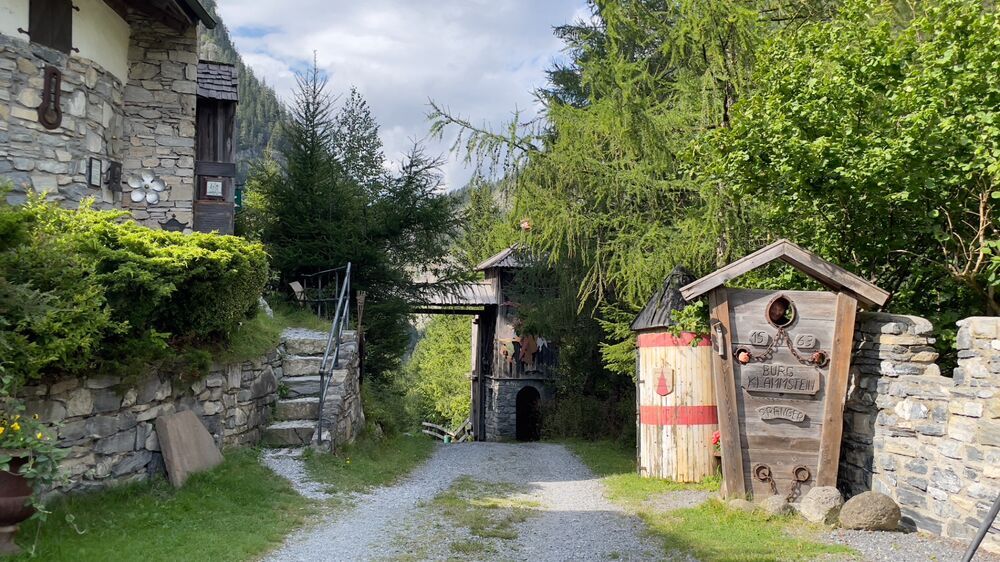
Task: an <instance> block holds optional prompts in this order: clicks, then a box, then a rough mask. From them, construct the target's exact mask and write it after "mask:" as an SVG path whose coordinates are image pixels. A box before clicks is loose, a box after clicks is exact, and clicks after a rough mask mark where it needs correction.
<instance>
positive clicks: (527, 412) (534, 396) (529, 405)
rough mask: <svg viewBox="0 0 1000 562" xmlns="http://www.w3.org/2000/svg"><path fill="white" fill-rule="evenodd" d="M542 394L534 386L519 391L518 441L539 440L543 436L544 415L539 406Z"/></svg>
mask: <svg viewBox="0 0 1000 562" xmlns="http://www.w3.org/2000/svg"><path fill="white" fill-rule="evenodd" d="M540 400H541V396H540V395H539V394H538V390H536V389H535V387H533V386H526V387H524V388H522V389H521V390H520V391H518V393H517V410H516V415H517V417H516V424H517V427H516V433H515V434H516V436H517V440H518V441H538V439H539V438H540V437H541V436H542V416H541V411H540V410H539V407H538V402H539V401H540Z"/></svg>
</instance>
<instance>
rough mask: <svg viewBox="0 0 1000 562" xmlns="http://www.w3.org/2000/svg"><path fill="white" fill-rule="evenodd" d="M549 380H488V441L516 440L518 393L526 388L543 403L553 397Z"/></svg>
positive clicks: (486, 435)
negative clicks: (531, 388) (532, 389)
mask: <svg viewBox="0 0 1000 562" xmlns="http://www.w3.org/2000/svg"><path fill="white" fill-rule="evenodd" d="M547 380H548V379H525V378H519V379H517V378H515V379H508V378H492V377H487V378H486V408H485V410H486V412H485V414H486V415H485V418H486V419H485V428H484V431H485V437H486V440H487V441H503V440H509V439H514V438H515V437H516V434H517V393H518V392H520V391H521V389H522V388H524V387H526V386H530V387H533V388H534V389H535V390H537V391H538V394H539V397H540V398H541V400H542V401H545V400H548V399H550V398H551V397H552V389H551V388H550V385H549V384H547Z"/></svg>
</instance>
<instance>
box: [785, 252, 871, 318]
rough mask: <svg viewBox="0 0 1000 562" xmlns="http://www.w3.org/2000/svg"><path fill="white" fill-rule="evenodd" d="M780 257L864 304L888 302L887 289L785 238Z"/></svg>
mask: <svg viewBox="0 0 1000 562" xmlns="http://www.w3.org/2000/svg"><path fill="white" fill-rule="evenodd" d="M781 259H782V260H783V261H784V262H785V263H787V264H789V265H791V266H792V267H795V268H796V269H798V270H800V271H802V272H803V273H805V274H807V275H809V276H810V277H813V278H815V279H817V280H818V281H820V282H824V281H825V283H824V284H827V285H830V286H831V287H832V288H834V289H836V290H842V291H843V290H846V291H847V292H850V293H851V294H852V296H855V297H857V298H856V300H860V301H862V302H864V303H865V304H868V305H876V306H883V305H885V303H887V302H889V296H890V295H889V293H888V291H885V290H883V289H881V288H879V287H876V286H875V285H873V284H871V283H869V282H868V281H866V280H865V279H863V278H861V277H859V276H857V275H855V274H853V273H851V272H850V271H847V270H846V269H844V268H842V267H838V266H836V265H833V264H832V263H830V262H828V261H826V260H824V259H823V258H821V257H819V256H817V255H816V254H814V253H812V252H810V251H809V250H806V249H805V248H802V247H799V246H796V245H795V244H792V243H791V242H788V241H787V240H786V241H785V245H784V252H783V255H782V257H781Z"/></svg>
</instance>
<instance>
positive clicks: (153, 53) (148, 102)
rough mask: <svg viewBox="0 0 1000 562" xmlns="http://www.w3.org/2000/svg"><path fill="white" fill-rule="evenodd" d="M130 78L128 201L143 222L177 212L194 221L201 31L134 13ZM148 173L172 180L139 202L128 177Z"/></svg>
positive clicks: (124, 202) (154, 224) (125, 168)
mask: <svg viewBox="0 0 1000 562" xmlns="http://www.w3.org/2000/svg"><path fill="white" fill-rule="evenodd" d="M128 24H129V26H130V27H131V28H132V36H131V39H130V44H129V53H128V58H129V79H128V84H127V85H126V86H125V106H124V111H125V115H126V117H127V120H126V124H125V144H126V149H125V154H124V156H123V158H124V162H123V163H122V170H123V171H122V179H123V181H125V182H126V183H125V184H124V185H123V189H124V190H125V193H124V194H123V196H122V206H123V207H124V208H126V209H129V210H130V211H131V212H132V216H133V217H134V218H135V219H136V221H137V222H139V223H140V224H144V225H146V226H149V227H152V228H159V223H162V222H166V221H167V220H169V219H170V218H171V217H172V216H174V215H176V217H177V220H178V221H180V222H182V223H185V224H187V225H188V229H187V231H190V227H191V225H192V222H193V209H192V201H193V199H194V188H195V185H194V180H195V178H194V159H195V111H196V109H197V91H198V83H197V80H198V34H197V29H196V28H195V27H192V28H191V29H189V30H188V31H186V32H183V33H179V32H176V31H174V30H172V29H170V28H168V27H166V26H165V25H164V24H162V23H159V22H157V21H154V20H151V19H149V18H146V17H145V16H143V15H141V14H138V13H131V14H130V15H129V18H128ZM143 172H146V173H148V174H151V175H152V176H153V177H156V178H159V179H161V180H163V181H164V182H165V183H166V186H167V189H166V190H165V191H163V192H160V193H159V197H160V200H159V202H157V203H155V204H150V203H147V202H146V201H141V202H133V201H132V200H131V198H130V194H131V190H132V188H131V187H130V186H129V185H128V183H127V180H128V179H129V178H130V177H133V178H134V177H141V175H142V173H143Z"/></svg>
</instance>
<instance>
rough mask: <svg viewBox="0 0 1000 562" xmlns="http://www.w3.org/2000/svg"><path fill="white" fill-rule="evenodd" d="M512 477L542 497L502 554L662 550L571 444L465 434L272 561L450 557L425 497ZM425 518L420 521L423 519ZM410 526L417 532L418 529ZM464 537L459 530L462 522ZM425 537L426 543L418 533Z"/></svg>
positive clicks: (605, 554)
mask: <svg viewBox="0 0 1000 562" xmlns="http://www.w3.org/2000/svg"><path fill="white" fill-rule="evenodd" d="M462 475H467V476H469V477H471V478H474V479H476V480H480V481H484V482H508V483H511V484H514V485H517V486H520V487H522V488H523V489H524V492H523V493H522V494H519V495H518V496H517V497H518V499H522V498H523V499H525V500H528V501H534V502H538V504H540V507H538V508H537V513H536V514H535V515H534V516H532V517H530V518H528V519H527V520H526V521H525V522H523V523H520V524H519V525H518V527H517V530H518V537H517V538H516V539H514V540H505V541H499V542H498V543H496V544H498V545H500V547H501V548H502V549H503V550H500V551H498V552H495V553H491V554H490V555H489V558H490V559H496V560H533V561H535V560H537V561H562V560H609V559H618V560H650V559H658V558H661V556H659V553H660V552H661V550H660V548H659V547H658V546H657V544H656V543H655V542H654V541H653V540H651V539H649V538H648V537H646V536H645V535H644V533H643V525H642V523H641V522H640V521H639V520H638V519H637V518H635V517H633V516H630V515H627V514H625V513H624V512H623V511H622V510H621V509H620V508H618V507H617V506H615V505H614V504H612V503H610V502H609V501H607V500H606V499H604V494H603V492H604V488H603V485H602V484H601V483H600V481H599V480H598V479H597V477H595V476H594V475H593V474H592V473H591V472H590V471H589V470H588V469H587V468H586V467H585V466H583V465H582V464H581V463H580V461H579V460H578V459H577V458H576V457H575V456H573V454H572V453H570V452H569V451H568V450H567V449H566V448H565V447H563V446H561V445H555V444H547V443H544V444H543V443H532V444H517V445H515V444H503V443H468V444H460V445H458V444H456V445H448V446H439V447H438V449H437V450H436V451H435V453H434V454H433V455H432V457H431V458H430V459H429V460H428V461H427V463H425V464H424V465H423V466H421V467H420V468H418V469H417V470H416V471H414V472H413V473H412V474H411V475H410V476H409V477H408V478H406V479H405V480H403V481H402V482H400V483H398V484H396V485H394V486H390V487H386V488H379V489H376V490H375V491H373V492H372V493H370V494H366V495H361V496H358V497H357V498H355V502H356V505H355V507H354V508H353V509H351V510H349V511H347V512H341V513H337V514H332V515H330V516H328V518H327V519H326V520H324V521H323V522H321V523H320V524H318V525H316V526H314V527H312V528H309V529H306V530H303V531H300V532H298V533H295V534H293V535H292V536H290V537H289V538H288V539H287V540H286V542H285V545H284V546H283V547H282V548H281V549H279V550H278V551H276V552H274V553H272V554H271V555H270V556H269V557H268V558H267V559H266V560H271V561H276V562H278V561H280V562H290V561H307V560H308V561H325V560H386V559H389V560H392V559H395V560H436V559H444V558H449V557H452V556H454V553H453V552H450V551H449V550H448V549H447V540H444V541H442V538H444V539H447V538H448V537H451V536H453V535H454V533H455V530H454V529H453V528H452V527H453V526H452V524H451V523H450V522H449V521H447V520H440V519H437V520H435V514H434V513H433V512H432V511H431V510H429V509H428V508H427V507H426V505H427V502H428V501H429V500H432V499H433V498H434V497H435V496H436V495H437V494H439V493H440V492H441V491H443V490H445V489H446V488H448V487H449V486H450V485H451V483H452V482H453V481H454V480H455V478H457V477H459V476H462ZM418 527H419V528H418ZM414 531H421V532H419V533H415V532H414ZM459 536H461V531H459ZM421 537H423V541H424V542H423V544H414V542H413V541H414V540H415V539H417V540H420V538H421Z"/></svg>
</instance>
